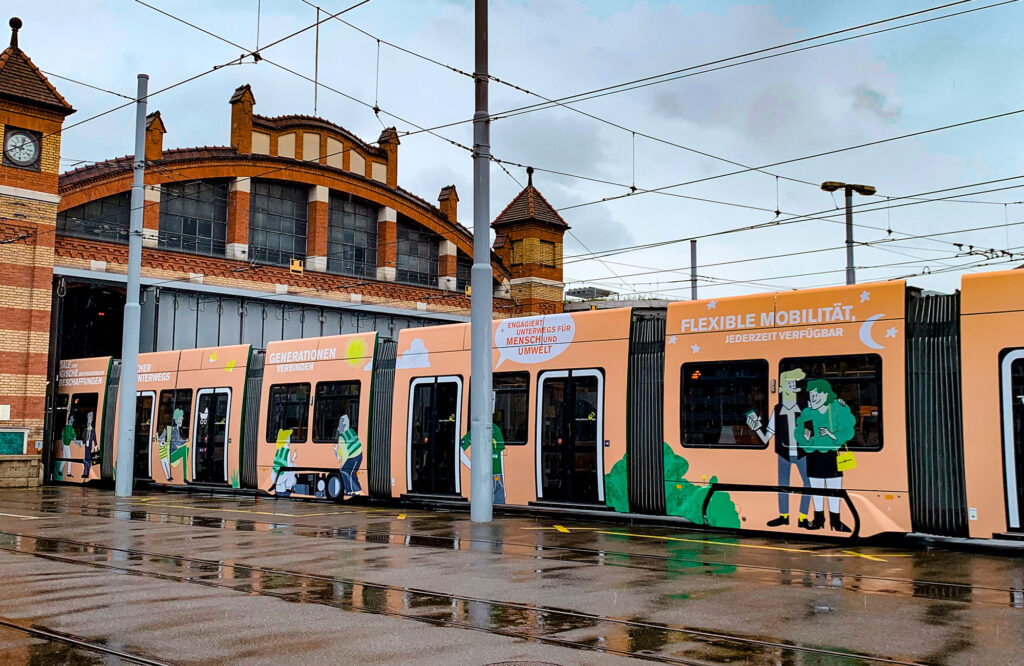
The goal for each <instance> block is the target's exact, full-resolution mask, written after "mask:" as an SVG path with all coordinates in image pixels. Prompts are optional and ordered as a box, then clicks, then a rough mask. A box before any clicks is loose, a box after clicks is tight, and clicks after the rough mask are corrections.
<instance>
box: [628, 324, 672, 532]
mask: <svg viewBox="0 0 1024 666" xmlns="http://www.w3.org/2000/svg"><path fill="white" fill-rule="evenodd" d="M664 383H665V311H664V310H659V309H635V310H633V322H632V326H631V327H630V338H629V381H628V387H629V388H628V390H627V401H628V412H627V416H626V423H627V425H626V431H627V444H626V451H627V453H626V455H627V460H626V462H627V465H628V470H629V509H630V511H632V512H634V513H647V514H653V515H664V514H665V483H664V479H665V459H664V454H663V446H664V430H663V427H664V423H663V420H664V419H663V417H664V398H665V389H664Z"/></svg>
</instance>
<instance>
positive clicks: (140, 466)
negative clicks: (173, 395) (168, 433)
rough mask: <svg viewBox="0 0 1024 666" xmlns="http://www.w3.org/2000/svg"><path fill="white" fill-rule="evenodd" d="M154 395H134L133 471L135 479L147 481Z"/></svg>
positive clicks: (147, 392)
mask: <svg viewBox="0 0 1024 666" xmlns="http://www.w3.org/2000/svg"><path fill="white" fill-rule="evenodd" d="M155 398H156V393H154V392H153V391H139V392H138V393H136V394H135V469H134V474H135V478H136V479H148V478H149V477H150V476H151V475H152V472H151V470H150V467H149V466H150V460H149V443H150V442H152V441H153V401H154V399H155Z"/></svg>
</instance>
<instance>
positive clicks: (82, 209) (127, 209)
mask: <svg viewBox="0 0 1024 666" xmlns="http://www.w3.org/2000/svg"><path fill="white" fill-rule="evenodd" d="M90 208H93V209H95V210H93V211H90V210H89V209H90ZM131 209H132V204H131V192H130V191H127V190H126V191H124V192H115V193H114V194H110V195H107V196H105V197H100V198H98V199H93V200H91V201H86V202H85V203H82V204H79V205H77V206H72V207H71V208H67V209H65V210H62V211H60V212H59V213H57V227H56V229H57V234H58V235H60V236H69V237H71V238H81V239H85V240H94V241H98V242H103V243H117V244H119V245H127V244H128V232H129V229H130V226H131ZM105 210H106V212H104V211H105ZM69 218H70V219H69ZM69 223H70V224H71V225H73V226H75V227H77V229H70V228H69V227H68V225H69ZM94 223H95V224H99V225H101V226H105V227H108V229H91V227H92V226H93V224H94ZM90 229H91V230H90Z"/></svg>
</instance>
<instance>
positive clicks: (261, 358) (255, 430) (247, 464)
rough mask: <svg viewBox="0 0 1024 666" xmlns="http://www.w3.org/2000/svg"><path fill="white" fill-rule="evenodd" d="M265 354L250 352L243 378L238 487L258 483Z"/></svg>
mask: <svg viewBox="0 0 1024 666" xmlns="http://www.w3.org/2000/svg"><path fill="white" fill-rule="evenodd" d="M266 358H267V357H266V353H265V352H264V351H262V350H256V349H254V350H252V352H251V353H250V354H249V365H248V368H247V369H246V377H245V401H244V404H243V405H242V410H243V411H242V432H241V437H240V438H239V439H241V440H242V442H241V446H242V453H241V456H240V459H241V461H242V464H241V471H240V473H239V487H241V488H249V489H255V488H256V487H257V484H258V483H259V479H258V478H257V475H256V453H257V451H258V449H259V441H258V440H259V434H260V396H261V389H262V388H263V365H264V363H265V362H266Z"/></svg>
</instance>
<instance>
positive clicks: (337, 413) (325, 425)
mask: <svg viewBox="0 0 1024 666" xmlns="http://www.w3.org/2000/svg"><path fill="white" fill-rule="evenodd" d="M342 416H347V417H348V425H349V427H350V428H352V430H354V431H355V432H356V434H358V433H359V382H358V381H349V382H320V383H319V384H317V385H316V396H315V397H314V399H313V441H314V442H319V443H325V442H326V443H332V444H333V443H337V441H338V437H340V436H341V432H340V431H339V429H338V428H339V422H340V421H341V417H342Z"/></svg>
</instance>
